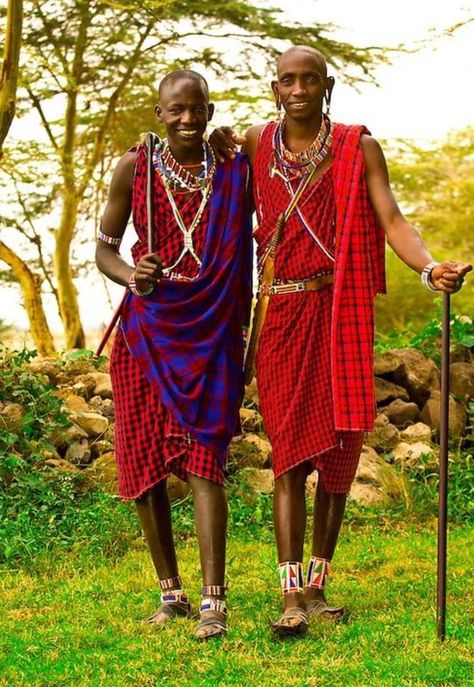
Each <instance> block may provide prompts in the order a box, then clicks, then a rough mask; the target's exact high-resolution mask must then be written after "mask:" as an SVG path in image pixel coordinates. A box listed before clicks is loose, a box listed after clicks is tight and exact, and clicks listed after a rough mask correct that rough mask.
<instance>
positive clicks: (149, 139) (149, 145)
mask: <svg viewBox="0 0 474 687" xmlns="http://www.w3.org/2000/svg"><path fill="white" fill-rule="evenodd" d="M158 140H159V139H158V136H157V135H156V134H154V133H153V132H152V131H149V132H148V133H147V135H146V139H145V146H146V214H147V241H148V252H149V253H153V252H154V250H155V236H154V231H153V172H154V169H153V150H154V148H155V145H156V143H157V142H158ZM126 295H127V288H125V293H124V294H123V296H122V300H121V301H120V303H119V306H118V308H117V310H116V311H115V312H114V314H113V315H112V319H111V320H110V323H109V325H108V327H107V329H106V330H105V332H104V334H103V336H102V339H101V340H100V343H99V345H98V347H97V350H96V352H95V353H94V358H98V357H99V356H100V354H101V353H102V351H103V350H104V347H105V344H106V343H107V341H108V340H109V338H110V335H111V334H112V332H113V331H114V329H115V327H116V325H117V322H118V321H119V318H120V313H121V312H122V308H123V304H124V302H125V296H126Z"/></svg>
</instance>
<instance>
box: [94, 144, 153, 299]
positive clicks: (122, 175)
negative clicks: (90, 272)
mask: <svg viewBox="0 0 474 687" xmlns="http://www.w3.org/2000/svg"><path fill="white" fill-rule="evenodd" d="M136 158H137V153H126V154H125V155H124V156H123V157H122V159H121V160H120V161H119V163H118V165H117V167H116V169H115V172H114V174H113V177H112V181H111V183H110V189H109V197H108V201H107V205H106V208H105V211H104V215H103V218H102V224H101V230H102V231H103V232H104V234H107V235H108V236H111V237H113V238H122V236H123V234H124V231H125V228H126V226H127V223H128V220H129V218H130V213H131V209H132V188H133V171H134V168H135V162H136ZM95 256H96V263H97V266H98V268H99V269H100V271H101V272H103V273H104V274H105V275H106V276H107V277H109V279H112V281H115V282H117V283H118V284H122V285H123V286H126V285H127V284H128V281H129V279H130V276H131V274H132V272H134V271H135V281H136V283H137V286H138V288H139V289H140V290H143V291H145V290H146V289H147V287H148V286H149V285H150V284H154V283H156V282H157V281H158V279H159V278H160V277H161V260H160V258H159V256H158V255H156V254H153V253H151V254H148V255H145V256H143V258H142V259H141V260H140V261H139V263H138V264H137V266H136V268H135V270H134V268H133V267H131V266H130V265H129V264H128V263H127V262H125V260H124V259H123V258H122V256H121V255H120V253H119V248H118V246H112V245H110V244H107V243H104V242H103V241H97V247H96V254H95Z"/></svg>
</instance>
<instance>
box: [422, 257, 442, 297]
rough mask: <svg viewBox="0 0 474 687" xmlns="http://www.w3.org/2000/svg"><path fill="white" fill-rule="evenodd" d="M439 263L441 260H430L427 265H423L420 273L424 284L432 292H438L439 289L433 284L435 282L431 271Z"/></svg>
mask: <svg viewBox="0 0 474 687" xmlns="http://www.w3.org/2000/svg"><path fill="white" fill-rule="evenodd" d="M438 265H439V262H429V263H428V264H427V265H425V266H424V267H423V270H422V272H421V274H420V277H421V283H422V284H423V286H424V287H425V288H426V289H428V291H432V292H436V293H437V292H438V291H439V289H437V288H436V287H435V286H433V283H432V281H431V272H432V271H433V269H434V268H435V267H437V266H438Z"/></svg>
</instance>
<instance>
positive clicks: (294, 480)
mask: <svg viewBox="0 0 474 687" xmlns="http://www.w3.org/2000/svg"><path fill="white" fill-rule="evenodd" d="M307 475H308V472H307V470H306V466H303V465H297V466H296V467H295V468H293V469H292V470H288V472H285V473H283V475H280V477H278V478H277V479H276V480H275V488H276V489H278V491H288V492H292V491H295V490H298V489H304V487H305V484H306V477H307Z"/></svg>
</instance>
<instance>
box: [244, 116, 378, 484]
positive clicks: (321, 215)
mask: <svg viewBox="0 0 474 687" xmlns="http://www.w3.org/2000/svg"><path fill="white" fill-rule="evenodd" d="M274 127H275V125H274V124H270V125H267V127H266V128H265V129H264V130H263V132H262V135H261V139H260V142H259V146H258V151H257V156H256V160H255V165H254V195H255V203H256V207H257V214H258V219H259V226H258V228H257V230H256V231H255V234H254V235H255V238H256V240H257V252H258V256H259V258H261V257H262V255H263V253H264V251H265V249H266V247H267V246H268V242H269V241H270V240H271V236H272V234H273V231H274V227H275V222H276V220H277V218H278V216H279V214H280V213H281V212H282V211H283V210H284V209H285V208H286V207H287V206H288V203H289V199H290V197H289V194H288V191H287V189H286V188H285V185H284V183H283V181H282V180H281V179H280V178H279V177H277V176H274V177H273V178H271V179H270V178H269V175H268V169H269V163H270V161H271V157H272V138H273V132H274ZM342 128H343V129H345V128H346V127H342ZM341 132H342V130H341V128H340V126H339V125H336V130H335V137H334V144H335V145H334V150H333V155H334V161H333V165H332V167H331V168H329V169H328V170H327V171H326V173H324V174H323V176H322V177H321V178H320V179H319V180H318V181H317V182H316V184H314V185H312V186H311V187H310V188H309V189H307V191H306V192H305V195H304V197H303V198H302V200H301V201H300V203H299V207H300V208H301V209H302V212H303V214H304V216H305V218H306V220H307V221H308V223H309V225H310V226H311V228H312V230H313V231H315V232H316V233H317V236H318V238H319V239H320V241H322V243H323V244H324V245H325V246H326V247H327V248H329V250H330V251H331V252H332V253H333V252H334V251H336V262H337V259H338V248H339V244H340V237H339V236H338V223H339V224H340V216H341V214H340V211H339V207H338V208H337V212H336V203H337V198H338V196H337V194H335V188H337V186H336V181H337V180H338V179H339V176H338V167H337V155H338V152H339V147H340V142H341V139H340V134H341ZM359 138H360V134H359ZM335 201H336V202H335ZM333 268H334V265H333V263H332V261H331V260H330V259H329V258H328V257H327V256H326V255H325V254H324V252H323V251H322V250H321V249H320V248H319V247H318V246H317V244H316V242H315V241H314V239H313V238H312V237H311V236H310V234H309V232H308V231H307V230H306V229H305V228H304V227H303V224H302V222H301V220H300V219H299V218H298V216H297V214H296V213H293V215H292V216H291V217H290V219H289V220H288V222H287V224H286V225H285V228H284V230H283V238H282V241H281V242H280V244H279V247H278V250H277V256H276V261H275V278H276V281H277V282H278V280H282V281H287V280H301V279H304V278H310V277H311V276H312V275H314V274H316V273H317V272H320V271H321V270H327V269H333ZM337 270H338V268H337V264H336V269H335V279H336V283H335V285H334V287H325V288H323V289H321V290H320V291H316V292H307V293H294V294H278V295H273V296H271V298H270V304H269V309H268V314H267V318H266V321H265V326H264V330H263V332H262V335H261V339H260V344H259V350H258V353H257V361H256V362H257V384H258V389H259V397H260V404H261V411H262V415H263V418H264V422H265V428H266V430H267V432H268V435H269V438H270V441H271V442H272V447H273V468H274V472H275V476H276V477H278V476H280V475H281V474H283V473H284V472H285V471H287V470H289V469H291V468H292V467H294V466H295V465H297V464H299V463H301V462H303V461H306V460H310V462H311V464H312V467H316V468H318V469H319V470H320V472H321V473H322V479H323V482H324V484H325V487H326V489H327V490H328V491H331V492H338V493H346V492H347V491H348V490H349V488H350V484H351V482H352V480H353V477H354V474H355V471H356V468H357V463H358V459H359V455H360V450H361V446H362V437H363V432H362V431H361V430H363V429H365V427H363V426H361V425H359V421H360V419H359V418H358V419H357V420H356V423H355V426H354V427H352V426H351V427H349V430H357V431H341V430H345V429H347V428H346V427H339V426H338V424H337V420H336V419H337V408H336V407H335V405H336V401H337V399H338V396H337V394H335V393H334V388H333V387H334V374H333V373H332V366H331V361H332V355H333V352H332V351H333V345H332V321H333V318H334V300H335V299H334V294H335V292H336V289H337V288H338V283H337V279H338V271H337ZM339 279H340V275H339ZM339 289H340V286H339ZM339 299H340V296H339ZM371 393H372V395H373V391H371ZM364 421H365V422H367V424H369V422H370V419H368V418H365V419H364Z"/></svg>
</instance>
